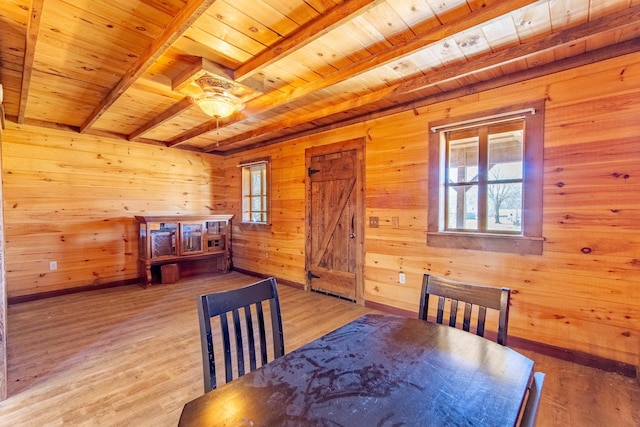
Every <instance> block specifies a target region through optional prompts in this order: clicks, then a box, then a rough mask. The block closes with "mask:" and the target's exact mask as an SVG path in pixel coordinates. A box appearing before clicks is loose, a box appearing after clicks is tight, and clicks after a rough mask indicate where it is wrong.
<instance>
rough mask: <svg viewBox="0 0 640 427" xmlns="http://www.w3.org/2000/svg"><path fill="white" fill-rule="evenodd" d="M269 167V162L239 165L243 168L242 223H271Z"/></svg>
mask: <svg viewBox="0 0 640 427" xmlns="http://www.w3.org/2000/svg"><path fill="white" fill-rule="evenodd" d="M268 165H269V162H268V161H267V160H260V161H255V162H250V163H245V164H240V165H239V166H240V167H241V168H242V222H245V223H254V224H268V222H269V199H268V196H269V181H268V179H269V177H268V171H269V167H268Z"/></svg>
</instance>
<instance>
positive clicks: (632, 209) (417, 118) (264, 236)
mask: <svg viewBox="0 0 640 427" xmlns="http://www.w3.org/2000/svg"><path fill="white" fill-rule="evenodd" d="M540 98H546V99H547V104H546V117H545V152H544V159H545V160H544V170H541V171H539V172H540V173H542V174H544V203H543V215H544V223H543V235H544V237H545V242H544V253H543V255H542V256H521V255H513V254H501V253H493V252H492V253H489V252H486V253H485V252H478V251H469V250H453V249H440V248H432V247H427V246H426V243H425V242H426V237H425V233H426V227H427V208H428V203H429V200H428V199H427V170H428V166H429V165H428V155H427V154H428V153H427V151H428V150H427V141H428V134H427V131H428V130H427V128H428V124H429V121H432V120H440V119H443V118H447V117H455V116H460V115H464V114H468V113H476V112H481V111H484V110H489V109H493V108H498V107H502V106H505V105H511V104H514V103H522V102H526V101H529V100H536V99H540ZM638 116H640V54H633V55H628V56H625V57H620V58H617V59H614V60H609V61H606V62H601V63H597V64H593V65H590V66H585V67H582V68H579V69H574V70H571V71H566V72H562V73H558V74H555V75H551V76H547V77H543V78H538V79H535V80H532V81H528V82H524V83H519V84H515V85H512V86H509V87H504V88H501V89H496V90H492V91H488V92H483V93H479V94H474V95H469V96H466V97H464V98H459V99H456V100H453V101H449V102H443V103H439V104H437V105H433V106H429V107H424V108H418V109H416V110H413V111H408V112H406V113H403V114H398V115H395V116H391V117H386V118H381V119H377V120H371V121H367V122H363V123H361V124H357V125H352V126H349V127H345V128H341V129H337V130H333V131H329V132H326V133H323V134H318V135H314V136H311V137H305V138H300V139H297V140H294V141H289V142H284V143H280V144H276V145H272V146H267V147H264V148H261V149H256V150H253V151H251V152H246V153H242V154H241V155H235V156H233V157H229V158H226V159H225V163H226V182H227V184H228V187H227V189H228V192H227V194H226V200H224V201H221V205H223V206H224V210H225V211H229V212H231V213H234V214H236V215H237V216H240V209H239V206H240V205H239V203H240V197H239V195H240V188H239V185H240V179H239V175H238V174H239V170H238V168H237V167H236V166H237V164H238V163H239V162H240V161H242V160H250V159H252V158H259V157H265V156H271V159H272V174H273V176H272V187H271V188H272V209H271V212H272V220H273V224H272V227H271V229H268V230H261V229H252V228H244V227H242V226H239V225H238V223H237V222H236V225H235V226H234V265H235V266H236V267H239V268H242V269H246V270H251V271H255V272H260V273H264V274H269V275H275V276H277V277H279V278H283V279H286V280H289V281H293V282H297V283H304V281H305V279H304V275H305V272H304V247H305V222H304V214H305V212H304V197H305V192H304V189H305V184H304V181H305V170H304V164H305V162H304V155H305V154H304V151H305V149H306V148H309V147H312V146H318V145H322V144H328V143H335V142H339V141H344V140H349V139H352V138H357V137H362V136H365V137H366V138H367V146H366V206H365V212H366V216H367V217H369V216H377V217H379V218H380V227H379V228H366V236H365V245H366V260H365V263H366V265H365V279H366V284H365V299H366V300H367V301H368V302H374V303H380V304H385V305H388V306H393V307H396V308H400V309H404V310H410V311H413V312H417V310H418V295H419V292H420V285H421V278H422V275H423V273H425V272H430V273H432V274H436V275H442V276H448V277H451V278H454V279H458V280H464V281H468V282H474V283H479V284H485V285H493V286H508V287H510V288H511V289H512V290H513V294H512V308H511V320H510V328H509V332H510V335H511V336H517V337H522V338H526V339H529V340H534V341H538V342H540V343H545V344H549V345H553V346H558V347H563V348H568V349H571V350H577V351H581V352H586V353H588V354H591V355H595V356H598V357H603V358H607V359H611V360H615V361H618V362H623V363H629V364H632V365H636V366H640V359H639V356H638V354H639V351H638V350H639V349H640V249H639V248H640V199H639V197H640V139H639V138H640V120H638ZM219 201H220V200H219ZM393 217H398V219H399V222H398V227H397V228H394V226H393V222H392V218H393ZM367 223H368V221H367ZM399 272H404V273H405V274H406V279H407V280H406V284H404V285H402V284H399V283H398V273H399Z"/></svg>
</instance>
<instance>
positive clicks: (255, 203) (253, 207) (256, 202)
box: [251, 197, 262, 211]
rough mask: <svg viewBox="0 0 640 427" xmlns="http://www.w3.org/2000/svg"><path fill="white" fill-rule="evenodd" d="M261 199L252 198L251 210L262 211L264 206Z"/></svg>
mask: <svg viewBox="0 0 640 427" xmlns="http://www.w3.org/2000/svg"><path fill="white" fill-rule="evenodd" d="M260 199H261V198H260V197H252V198H251V210H252V211H260V210H262V206H261V204H260Z"/></svg>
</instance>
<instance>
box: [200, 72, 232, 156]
mask: <svg viewBox="0 0 640 427" xmlns="http://www.w3.org/2000/svg"><path fill="white" fill-rule="evenodd" d="M196 83H197V84H198V86H200V87H201V88H202V93H201V94H200V95H195V96H193V97H192V99H193V101H194V102H195V103H196V104H198V107H200V109H201V110H202V111H203V112H204V113H205V114H206V115H208V116H211V117H215V118H216V145H218V146H219V145H220V144H219V142H218V138H217V137H218V136H219V126H218V119H221V118H224V117H229V116H230V115H232V114H233V113H235V112H236V111H240V110H242V109H243V108H244V104H243V103H242V102H241V101H240V99H239V98H238V97H237V96H235V95H233V93H232V92H233V91H235V90H237V89H238V87H237V86H236V85H235V84H234V83H231V82H229V81H226V80H223V79H219V78H217V77H213V76H207V75H205V76H202V77H199V78H198V79H197V80H196Z"/></svg>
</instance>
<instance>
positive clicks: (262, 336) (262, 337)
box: [256, 304, 267, 365]
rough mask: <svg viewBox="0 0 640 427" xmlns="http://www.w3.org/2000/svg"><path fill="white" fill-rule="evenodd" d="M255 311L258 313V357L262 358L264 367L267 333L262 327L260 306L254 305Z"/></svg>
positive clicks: (262, 316)
mask: <svg viewBox="0 0 640 427" xmlns="http://www.w3.org/2000/svg"><path fill="white" fill-rule="evenodd" d="M256 311H257V313H258V332H259V336H260V355H261V356H262V358H261V362H262V364H263V365H264V364H265V363H267V332H266V329H265V326H264V314H263V312H262V304H256Z"/></svg>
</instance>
